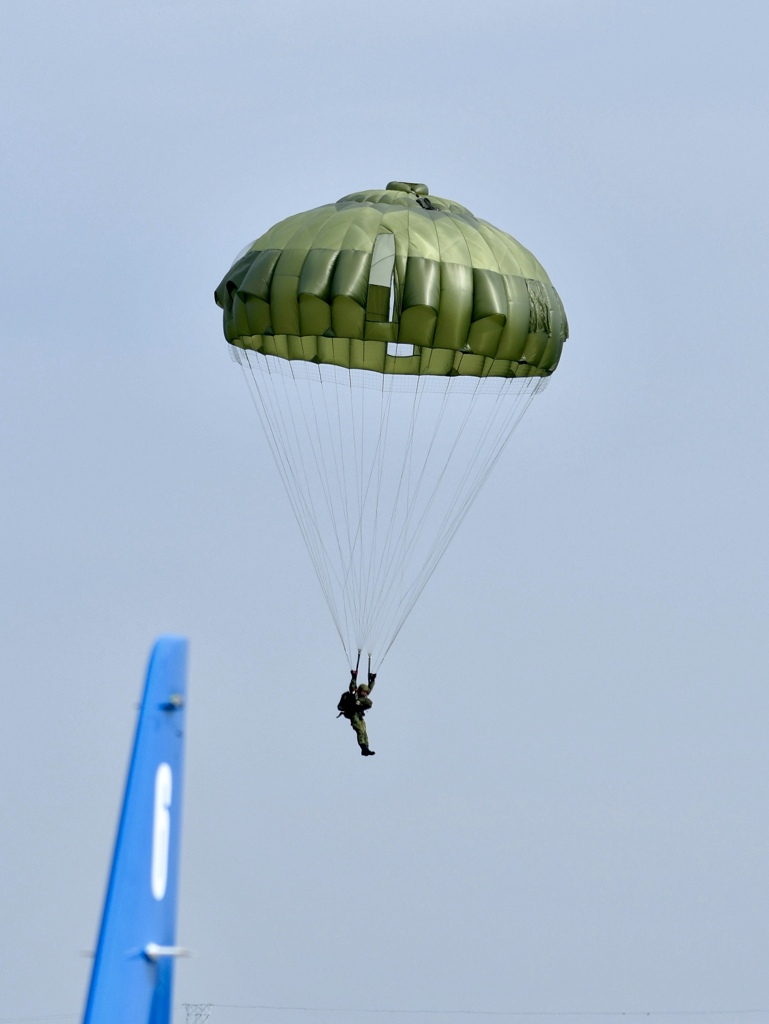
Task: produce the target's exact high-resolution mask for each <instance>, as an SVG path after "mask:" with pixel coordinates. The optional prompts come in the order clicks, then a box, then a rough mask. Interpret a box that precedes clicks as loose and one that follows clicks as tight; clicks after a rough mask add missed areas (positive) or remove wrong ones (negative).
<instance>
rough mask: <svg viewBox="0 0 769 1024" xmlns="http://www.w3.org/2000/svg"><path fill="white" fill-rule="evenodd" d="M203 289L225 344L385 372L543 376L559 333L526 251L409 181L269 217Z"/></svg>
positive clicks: (559, 323)
mask: <svg viewBox="0 0 769 1024" xmlns="http://www.w3.org/2000/svg"><path fill="white" fill-rule="evenodd" d="M215 297H216V302H217V304H218V305H219V306H221V307H222V309H223V310H224V333H225V336H226V338H227V340H228V341H229V343H230V344H231V345H233V346H235V347H236V348H239V349H247V350H252V351H255V352H259V353H261V354H262V355H265V356H275V357H277V358H279V359H287V360H303V361H305V362H312V363H315V364H330V365H335V366H339V367H343V368H345V369H349V370H372V371H375V372H379V373H385V374H410V375H420V376H422V375H429V376H442V377H456V376H464V377H476V378H478V377H503V378H504V377H546V376H549V375H550V374H551V373H552V372H553V370H555V368H556V366H557V365H558V360H559V358H560V355H561V349H562V347H563V343H564V341H565V340H566V338H567V335H568V328H567V323H566V316H565V313H564V309H563V305H562V303H561V300H560V298H559V297H558V293H557V292H556V290H555V288H553V286H552V284H551V283H550V279H549V278H548V276H547V274H546V273H545V271H544V269H543V268H542V266H541V264H540V263H539V262H538V261H537V260H536V259H535V258H534V256H533V255H532V254H531V253H530V252H529V251H528V250H527V249H525V248H524V247H523V246H522V245H521V244H520V243H519V242H517V241H516V240H515V239H514V238H512V237H511V236H510V235H508V234H506V233H505V232H503V231H500V230H499V229H498V228H495V227H493V226H492V225H491V224H489V223H487V222H486V221H483V220H479V219H478V218H476V217H474V216H473V214H471V213H470V211H469V210H467V209H466V208H465V207H464V206H460V205H459V204H458V203H454V202H452V201H450V200H448V199H441V198H439V197H438V196H431V195H429V192H428V189H427V186H425V185H421V184H416V183H410V182H397V181H394V182H390V183H389V184H388V186H387V188H386V189H384V190H372V191H367V192H355V193H353V194H352V195H349V196H345V197H344V198H343V199H340V200H339V201H338V202H336V203H331V204H329V205H328V206H320V207H318V208H317V209H315V210H310V211H308V212H307V213H300V214H297V215H296V216H293V217H289V218H288V219H287V220H284V221H281V222H280V223H279V224H276V225H275V227H273V228H271V229H270V230H269V231H267V232H266V234H264V235H262V236H261V237H260V238H258V239H257V240H256V241H255V242H254V243H253V244H252V245H251V246H250V247H249V249H248V251H247V252H246V253H245V254H244V255H243V256H241V257H240V258H239V259H237V260H236V261H235V263H234V264H233V266H232V267H231V268H230V270H229V271H228V272H227V274H226V275H225V277H224V279H223V281H222V282H221V284H220V285H219V287H218V288H217V289H216V293H215Z"/></svg>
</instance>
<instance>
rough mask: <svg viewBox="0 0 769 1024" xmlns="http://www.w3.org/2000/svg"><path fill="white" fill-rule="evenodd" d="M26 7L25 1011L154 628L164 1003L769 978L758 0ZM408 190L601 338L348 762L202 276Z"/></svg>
mask: <svg viewBox="0 0 769 1024" xmlns="http://www.w3.org/2000/svg"><path fill="white" fill-rule="evenodd" d="M1 9H2V21H3V28H2V32H1V33H0V132H1V133H2V139H3V142H4V145H3V146H2V156H1V157H0V160H1V163H0V167H1V168H2V171H1V172H0V173H2V188H1V189H0V224H2V239H3V245H2V247H1V248H0V252H1V253H2V255H1V256H0V259H1V260H2V266H1V271H0V280H2V287H3V302H2V304H0V360H1V361H2V372H0V409H2V430H0V480H2V501H1V502H0V515H2V533H3V538H4V543H3V544H2V547H1V548H0V559H2V561H1V562H0V623H1V624H2V625H1V628H2V635H3V642H2V644H1V645H0V672H1V673H2V678H3V679H4V681H5V682H4V688H3V693H4V701H3V712H2V716H0V729H1V730H2V736H1V739H0V759H1V760H0V771H2V778H3V779H4V784H3V786H2V788H1V789H0V820H2V823H3V824H2V843H0V907H2V910H1V912H0V950H1V951H2V957H0V1020H2V1019H3V1018H18V1017H24V1016H28V1017H31V1016H35V1015H37V1016H41V1015H45V1014H73V1015H78V1014H80V1012H81V1009H82V1001H83V995H84V988H85V984H86V979H87V974H88V969H89V961H87V960H85V959H82V958H79V957H78V952H79V951H80V950H83V949H88V948H92V946H93V943H94V936H95V930H96V924H97V918H98V914H99V910H100V905H101V900H102V896H103V887H104V882H105V878H106V869H107V861H108V857H109V854H110V847H111V843H112V839H113V834H114V828H115V821H116V814H117V803H118V799H119V796H120V791H121V787H122V781H123V774H124V771H125V764H126V758H127V754H128V746H129V743H130V738H131V733H132V729H133V716H134V710H133V708H134V704H135V702H136V700H137V698H138V694H139V689H140V685H141V679H142V674H143V671H144V666H145V659H146V657H147V654H148V652H149V649H150V646H151V643H152V641H153V639H154V637H155V636H156V635H157V634H158V633H160V632H164V631H178V632H183V633H185V634H187V635H188V636H189V637H190V638H191V680H190V734H189V741H188V778H187V793H186V816H185V845H184V852H183V869H182V886H181V919H180V936H179V937H180V940H181V941H182V942H183V943H184V944H185V945H187V946H190V947H192V948H193V949H195V950H196V951H197V956H196V957H195V959H193V960H191V961H188V962H184V963H181V964H180V965H179V969H178V971H177V987H176V1002H177V1003H178V1004H181V1003H182V1002H213V1003H216V1004H260V1005H273V1006H306V1007H353V1008H361V1009H370V1010H381V1009H388V1008H394V1009H415V1010H420V1009H421V1010H428V1009H430V1010H436V1009H437V1010H446V1011H453V1010H459V1009H476V1010H510V1011H525V1010H532V1011H546V1010H570V1011H576V1010H586V1011H588V1010H593V1011H614V1010H624V1011H630V1010H645V1009H668V1010H679V1011H680V1010H687V1009H692V1008H693V1009H707V1010H716V1009H727V1010H736V1009H755V1008H764V1009H766V1010H767V1011H769V980H767V979H768V977H769V976H768V975H767V969H766V965H767V959H768V957H769V872H768V871H767V863H769V821H768V820H767V808H768V807H769V781H768V780H769V745H767V742H766V732H767V720H768V718H769V693H768V692H767V685H766V680H767V676H766V668H765V661H766V655H765V651H766V643H767V641H766V621H767V612H768V611H769V607H768V606H769V601H768V600H767V587H766V581H765V577H766V563H767V546H768V544H767V529H766V521H767V503H768V499H769V493H768V491H767V484H766V457H767V447H768V444H769V432H768V430H767V401H766V390H767V385H766V381H767V376H768V375H769V350H768V347H767V339H766V313H765V305H766V303H765V293H766V283H765V282H766V275H767V269H768V267H767V236H768V234H769V231H768V229H769V223H768V220H769V218H768V216H767V215H768V213H769V200H768V199H767V187H766V182H767V148H768V147H767V138H769V135H768V133H767V127H768V126H767V98H768V97H767V85H768V84H769V72H767V64H766V38H767V31H768V30H769V15H767V13H766V8H765V6H764V5H763V4H761V3H759V2H744V0H736V2H731V3H725V2H707V0H706V2H695V0H668V2H665V3H663V2H640V0H637V2H634V0H628V2H620V0H615V2H608V0H607V2H597V0H596V2H591V0H581V2H577V0H574V2H569V0H541V2H537V3H534V2H525V3H524V2H517V0H506V2H501V0H499V2H496V0H477V2H476V3H473V4H460V3H458V2H456V0H447V2H445V3H443V4H439V3H428V2H420V0H415V2H412V3H405V2H402V0H392V2H390V3H388V4H387V5H383V6H382V7H376V6H374V5H372V4H365V3H352V2H348V3H343V2H340V0H331V2H328V3H326V4H323V5H320V4H318V5H310V4H309V3H307V2H305V3H299V2H296V0H284V2H282V3H281V4H275V5H270V6H268V5H257V4H253V3H246V2H243V0H219V2H218V3H216V4H214V3H209V2H199V0H187V2H181V0H155V2H152V0H135V2H133V3H131V4H126V3H123V2H122V0H120V2H117V3H112V4H103V3H97V2H96V0H69V2H68V3H66V4H64V3H61V2H54V0H40V2H37V0H26V2H25V3H24V4H11V3H8V2H6V3H3V4H2V8H1ZM391 179H401V180H411V181H424V182H427V183H428V184H429V185H430V187H431V189H432V190H433V192H434V193H435V194H437V195H441V196H446V197H449V198H452V199H455V200H456V201H458V202H460V203H462V204H464V205H466V206H468V207H469V208H470V209H471V210H473V211H474V212H475V213H476V214H477V215H478V216H480V217H483V218H485V219H488V220H490V221H492V222H493V223H494V224H496V225H498V226H499V227H501V228H503V229H504V230H506V231H509V232H510V233H512V234H513V235H514V236H516V237H517V238H518V239H520V241H521V242H523V244H524V245H526V246H527V247H529V248H530V249H532V251H533V252H534V253H535V254H536V255H537V257H538V258H539V259H540V260H541V261H542V263H543V264H544V266H545V267H546V269H547V271H548V272H549V274H550V276H551V277H552V279H553V282H554V283H555V285H556V287H557V288H558V291H559V292H560V294H561V296H562V298H563V301H564V304H565V306H566V310H567V313H568V315H569V320H570V324H571V340H570V341H569V342H568V344H567V346H566V350H565V353H564V357H563V361H562V364H561V366H560V367H559V369H558V372H557V374H556V376H555V377H554V378H553V381H552V382H551V385H550V387H549V388H548V390H547V392H546V393H545V394H544V395H543V396H542V397H541V398H539V399H538V400H537V401H536V402H535V403H534V406H533V407H532V409H531V411H530V413H529V414H528V416H527V418H526V420H525V421H524V423H523V425H522V427H521V428H520V430H519V432H518V434H517V435H516V439H515V442H514V444H513V446H512V448H511V449H510V450H509V451H508V452H507V453H506V456H505V458H504V459H503V461H502V462H501V463H500V465H499V466H498V467H497V471H496V473H495V475H494V476H493V477H492V479H491V481H490V482H489V484H488V485H487V487H486V489H485V490H484V491H483V492H482V494H481V496H480V498H479V500H478V502H477V504H476V506H475V508H474V509H473V511H472V512H471V514H470V516H469V518H468V520H467V521H466V523H465V526H464V529H463V531H462V532H461V533H460V535H459V536H458V537H457V539H456V541H455V543H454V545H453V546H452V548H451V549H450V551H449V553H448V555H447V556H446V558H445V560H444V562H443V563H442V565H441V567H440V568H439V570H438V572H437V573H436V576H435V577H434V578H433V580H432V582H431V584H430V585H429V587H428V589H427V590H426V591H425V593H424V595H423V597H422V599H421V601H420V603H419V604H418V605H417V608H416V609H415V611H414V613H413V615H412V617H411V619H410V620H409V622H408V623H407V625H406V627H405V628H404V630H403V632H402V633H401V635H400V637H399V638H398V642H397V644H396V646H395V647H394V648H393V650H392V652H391V654H390V655H389V657H388V660H387V664H386V668H385V671H384V672H383V674H382V676H381V679H380V683H379V687H378V690H377V694H376V696H377V701H376V707H375V709H374V711H373V712H372V713H371V715H370V720H369V722H370V730H371V734H372V741H374V740H375V747H376V749H377V757H376V758H375V759H365V760H364V759H362V758H360V757H357V756H356V755H357V752H356V750H355V748H354V743H353V737H352V735H351V733H350V730H349V728H347V727H346V726H345V725H344V723H343V722H339V721H337V720H336V719H335V717H334V716H335V710H334V709H335V704H336V700H337V698H338V695H339V691H340V690H341V687H342V686H343V685H344V682H345V676H346V663H345V661H344V658H343V655H342V652H341V648H340V646H339V643H338V639H337V637H336V634H335V632H334V630H333V626H332V623H331V619H330V617H329V614H328V611H327V609H326V607H325V605H324V602H323V599H322V596H321V594H320V591H319V589H318V585H317V583H316V581H315V577H314V575H313V574H312V569H311V566H310V563H309V560H308V558H307V556H306V554H305V551H304V549H303V547H302V544H301V539H300V537H299V535H298V532H297V530H296V527H295V524H294V522H293V520H292V518H291V514H290V510H289V506H288V503H287V501H286V499H285V497H284V494H283V492H282V490H281V486H280V481H279V479H278V478H277V474H276V473H275V471H274V469H273V466H272V463H271V461H270V456H269V452H268V449H267V447H266V445H265V443H264V442H263V440H262V438H261V437H260V436H259V432H258V423H257V421H256V417H255V414H254V411H253V408H252V407H251V405H250V401H249V398H248V394H247V391H246V389H245V386H244V384H243V381H242V379H241V376H240V371H239V370H238V369H237V367H236V366H234V365H233V364H232V363H231V362H230V360H229V357H228V353H227V350H226V344H225V342H224V340H223V337H222V334H221V324H220V313H219V310H217V309H216V307H215V306H214V304H213V299H212V293H213V288H214V287H215V285H216V284H217V283H218V282H219V280H220V278H221V276H222V274H223V273H224V271H225V270H226V269H227V267H228V266H229V263H230V261H231V259H232V257H233V256H234V255H235V253H236V252H237V251H238V250H239V249H240V248H241V247H242V246H243V245H244V244H246V243H247V242H249V241H250V240H251V239H252V238H254V237H256V236H257V235H258V234H260V233H261V232H262V231H263V230H265V229H266V228H267V227H269V226H270V225H271V224H273V223H274V222H276V221H277V220H279V219H281V218H282V217H285V216H287V215H288V214H290V213H294V212H298V211H300V210H304V209H309V208H311V207H314V206H319V205H321V204H323V203H327V202H331V201H334V200H335V199H337V198H339V197H340V196H342V195H345V194H346V193H349V192H351V191H354V190H358V189H364V188H377V187H382V186H384V185H385V184H386V182H388V181H389V180H391ZM332 1016H333V1015H322V1014H314V1013H305V1012H289V1011H283V1012H281V1013H277V1012H273V1013H270V1012H266V1011H256V1010H254V1011H244V1010H225V1009H216V1010H215V1016H213V1017H212V1022H213V1024H267V1022H272V1021H280V1022H285V1024H326V1022H327V1021H330V1020H331V1019H332ZM333 1019H337V1018H333ZM339 1019H343V1020H347V1019H356V1020H359V1021H362V1022H363V1024H373V1022H375V1021H379V1020H381V1019H382V1018H381V1017H377V1016H374V1015H371V1016H368V1015H365V1014H358V1015H354V1016H352V1017H348V1016H345V1017H343V1018H341V1017H340V1018H339ZM423 1019H425V1018H422V1017H416V1016H415V1017H410V1018H409V1024H417V1022H418V1021H419V1020H423ZM430 1019H432V1020H435V1022H436V1024H441V1022H445V1021H449V1020H456V1019H457V1018H456V1017H448V1016H446V1017H445V1018H444V1017H440V1016H438V1017H431V1018H430ZM516 1019H521V1018H516ZM523 1019H525V1018H523ZM532 1019H534V1018H532ZM536 1019H537V1020H539V1021H542V1020H544V1021H548V1022H549V1021H551V1020H552V1021H553V1022H555V1021H556V1020H558V1019H559V1018H557V1017H552V1018H549V1017H545V1018H543V1017H539V1018H536ZM613 1019H615V1018H613V1017H607V1016H602V1017H591V1016H586V1017H584V1018H582V1020H584V1021H586V1022H587V1024H595V1022H597V1021H598V1020H601V1021H606V1020H613ZM616 1019H617V1020H620V1019H621V1018H619V1017H617V1018H616ZM673 1019H674V1018H664V1017H659V1018H657V1020H659V1021H663V1024H664V1022H666V1021H672V1020H673ZM675 1019H680V1018H675ZM710 1019H711V1020H714V1021H715V1022H716V1024H721V1022H722V1021H723V1022H726V1021H732V1020H735V1019H736V1018H735V1017H734V1016H733V1015H730V1014H727V1015H725V1016H724V1017H722V1018H720V1017H711V1018H710ZM749 1019H751V1020H753V1021H764V1020H765V1021H769V1012H767V1013H766V1014H765V1015H754V1016H752V1017H751V1018H749ZM179 1020H183V1014H181V1012H180V1014H179Z"/></svg>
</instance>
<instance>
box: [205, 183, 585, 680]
mask: <svg viewBox="0 0 769 1024" xmlns="http://www.w3.org/2000/svg"><path fill="white" fill-rule="evenodd" d="M216 301H217V302H218V303H219V305H220V306H221V307H222V308H223V310H224V332H225V335H226V337H227V340H228V341H229V343H230V346H231V352H232V354H233V356H234V357H235V360H236V362H238V363H239V364H240V366H241V368H242V370H243V374H244V376H245V379H246V383H247V384H248V387H249V389H250V391H251V395H252V398H253V401H254V405H255V407H256V411H257V413H258V415H259V418H260V420H261V422H262V426H263V428H264V431H265V437H266V438H267V441H268V443H269V445H270V447H271V449H272V453H273V455H274V458H275V463H276V466H277V469H278V472H279V473H280V476H281V478H282V480H283V484H284V485H285V488H286V492H287V494H288V497H289V499H290V501H291V506H292V508H293V511H294V514H295V516H296V519H297V523H298V525H299V528H300V530H301V532H302V535H303V537H304V540H305V543H306V544H307V549H308V552H309V554H310V557H311V559H312V562H313V565H314V567H315V571H316V573H317V575H318V580H319V582H320V585H321V588H322V590H323V593H324V595H325V598H326V601H327V603H328V606H329V609H330V611H331V614H332V617H333V619H334V623H335V625H336V629H337V632H338V634H339V637H340V639H341V641H342V645H343V647H344V649H345V651H346V653H347V655H348V657H349V661H350V665H351V666H354V665H355V664H357V658H358V657H359V652H360V651H362V650H366V651H368V653H369V655H370V656H371V658H372V661H373V663H374V664H376V665H377V666H379V665H381V662H382V660H383V659H384V657H385V656H386V654H387V652H388V651H389V649H390V647H391V645H392V643H393V642H394V640H395V638H396V637H397V635H398V633H399V631H400V629H401V627H402V626H403V624H404V622H405V621H406V618H407V616H408V615H409V613H410V611H411V609H412V608H413V606H414V604H415V602H416V601H417V599H418V598H419V595H420V594H421V593H422V590H423V589H424V587H425V586H426V584H427V582H428V580H429V579H430V576H431V575H432V573H433V571H434V570H435V568H436V566H437V565H438V563H439V561H440V559H441V557H442V555H443V553H444V552H445V550H446V548H447V546H448V545H449V543H450V542H451V539H452V537H453V536H454V534H455V532H456V530H457V529H458V528H459V526H460V524H461V523H462V521H463V519H464V518H465V516H466V514H467V512H468V510H469V508H470V506H471V505H472V502H473V500H474V498H475V496H476V495H477V494H478V492H479V490H480V488H481V487H482V486H483V483H484V481H485V480H486V479H487V477H488V475H489V473H490V472H491V471H492V469H493V467H494V465H495V463H496V462H497V461H498V459H499V457H500V456H501V454H502V451H503V450H504V448H505V446H506V444H507V442H508V440H509V438H510V436H511V435H512V433H513V431H514V429H515V427H516V424H517V423H518V422H519V421H520V419H521V417H522V416H523V414H524V412H525V411H526V409H527V408H528V407H529V405H530V403H531V401H532V399H533V398H534V396H535V395H536V394H538V393H539V392H540V391H541V390H542V388H543V387H544V385H545V384H546V380H545V378H547V377H548V376H549V375H550V374H551V373H552V372H553V370H554V369H555V368H556V366H557V364H558V360H559V358H560V355H561V349H562V346H563V343H564V341H565V340H566V335H567V327H566V317H565V315H564V311H563V306H562V305H561V301H560V299H559V298H558V295H557V293H556V291H555V289H554V288H553V286H552V285H551V283H550V280H549V279H548V277H547V274H546V273H545V271H544V270H543V269H542V267H541V266H540V264H539V263H538V262H537V260H536V259H535V258H534V257H533V256H532V255H531V253H530V252H528V251H527V250H526V249H524V248H523V246H522V245H519V244H518V242H516V241H515V239H513V238H511V237H510V236H509V235H506V234H505V233H504V232H502V231H499V230H498V229H497V228H495V227H492V226H491V225H490V224H487V223H486V222H485V221H482V220H478V219H477V218H475V217H474V216H473V215H472V214H471V213H470V212H469V211H468V210H466V209H465V208H464V207H463V206H459V205H458V204H457V203H453V202H450V201H449V200H447V199H439V198H438V197H437V196H431V195H429V190H428V188H427V186H426V185H419V184H414V183H409V182H397V181H393V182H390V184H389V185H388V186H387V188H386V189H384V190H381V191H371V192H356V193H354V194H353V195H349V196H345V197H344V199H340V200H339V202H337V203H332V204H330V205H329V206H321V207H319V208H318V209H317V210H311V211H310V212H309V213H300V214H298V215H297V216H295V217H289V218H288V220H284V221H282V222H281V223H280V224H277V225H276V226H275V227H273V228H271V229H270V230H269V231H268V232H267V233H266V234H264V235H262V236H261V238H258V239H257V240H256V241H255V242H254V243H253V245H251V246H250V248H249V249H248V251H247V252H246V253H245V255H243V256H241V257H239V258H238V259H237V260H236V261H235V263H234V264H233V266H232V267H231V269H230V270H229V271H228V273H227V274H226V275H225V277H224V280H223V281H222V283H221V284H220V285H219V287H218V288H217V289H216ZM519 490H520V489H519ZM516 493H517V492H514V495H515V494H516ZM511 514H512V513H511ZM481 529H483V526H481Z"/></svg>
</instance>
